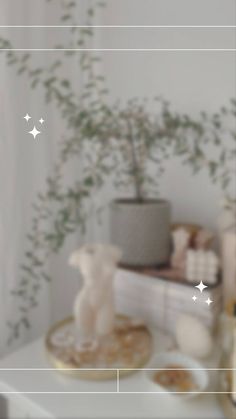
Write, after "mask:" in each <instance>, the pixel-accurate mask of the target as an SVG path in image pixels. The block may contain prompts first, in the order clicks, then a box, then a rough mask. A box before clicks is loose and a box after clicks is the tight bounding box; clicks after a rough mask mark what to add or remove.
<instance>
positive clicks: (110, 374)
mask: <svg viewBox="0 0 236 419" xmlns="http://www.w3.org/2000/svg"><path fill="white" fill-rule="evenodd" d="M116 317H117V318H123V319H131V318H132V317H129V316H126V315H123V314H117V315H116ZM73 321H74V318H73V316H69V317H67V318H66V319H63V320H61V321H59V322H57V323H55V324H54V325H53V326H52V327H51V328H50V329H49V330H48V332H47V334H46V337H45V348H46V355H47V358H48V360H49V362H50V363H51V364H52V365H53V367H54V368H55V369H56V370H57V371H59V372H61V373H63V374H65V375H69V376H70V377H73V378H79V379H83V380H88V381H92V380H93V381H106V380H112V379H116V378H117V371H119V377H120V378H122V377H126V376H129V375H131V374H134V373H135V372H137V369H142V368H143V367H144V366H145V365H146V364H147V363H148V361H149V360H150V358H151V355H152V349H153V336H152V333H151V331H150V329H149V327H148V326H146V325H144V327H145V331H146V333H147V334H148V336H149V338H150V351H149V353H148V355H147V356H146V357H143V358H142V359H141V360H140V362H138V363H137V364H136V365H135V367H133V368H132V367H131V368H130V369H119V368H104V369H96V368H95V369H92V370H90V369H88V370H86V369H80V368H73V367H68V364H66V363H65V362H63V361H60V360H58V359H57V358H56V357H55V356H53V355H52V345H51V343H50V337H51V335H52V334H53V333H54V332H55V331H56V330H58V329H59V328H61V327H62V326H65V325H66V324H69V323H72V322H73Z"/></svg>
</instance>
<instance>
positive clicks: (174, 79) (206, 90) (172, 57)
mask: <svg viewBox="0 0 236 419" xmlns="http://www.w3.org/2000/svg"><path fill="white" fill-rule="evenodd" d="M107 3H108V6H107V8H106V9H105V11H104V15H103V24H104V25H227V26H228V25H235V24H236V12H235V5H236V2H235V1H234V0H198V1H196V0H178V1H174V0H118V1H117V0H108V2H107ZM101 39H102V47H103V48H189V49H191V48H235V43H236V32H235V28H233V29H227V28H226V29H225V28H224V29H223V28H222V29H200V28H198V29H192V28H191V29H190V28H189V29H166V28H165V29H147V28H145V29H144V28H143V29H122V28H119V29H103V30H102V35H101ZM103 56H104V69H105V73H106V75H107V78H108V85H109V89H110V92H111V98H117V97H123V98H124V99H127V98H129V97H133V96H147V97H153V96H156V95H163V96H164V97H166V98H167V99H168V100H170V101H171V103H172V105H173V108H175V109H176V110H179V111H183V112H190V113H191V114H193V115H194V114H196V113H198V112H200V111H201V110H203V109H204V110H207V111H215V110H217V109H218V108H219V107H221V106H222V105H223V104H225V103H226V104H227V102H228V100H229V98H231V97H233V96H235V94H236V76H235V75H236V59H235V52H226V51H224V52H215V51H214V52H206V51H204V52H199V51H198V52H196V51H195V52H194V51H193V52H186V51H185V52H179V51H175V52H160V51H159V52H137V51H135V52H127V51H126V52H105V53H104V54H103ZM161 193H162V195H163V196H165V197H166V198H168V199H170V200H171V202H172V204H173V217H174V219H175V220H180V221H188V222H191V221H192V222H197V223H201V224H203V225H208V226H210V227H213V228H214V226H215V223H216V218H217V214H218V210H219V201H220V199H221V193H220V191H219V190H218V188H217V187H214V186H212V185H211V183H210V181H209V179H208V177H207V176H206V173H201V174H200V175H198V176H195V177H192V176H191V175H190V171H189V169H187V168H185V167H184V168H183V167H182V166H181V163H180V162H179V161H178V160H177V159H173V160H172V161H171V162H169V163H168V164H167V170H166V175H165V176H164V178H163V183H162V191H161Z"/></svg>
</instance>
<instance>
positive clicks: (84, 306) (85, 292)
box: [69, 244, 121, 348]
mask: <svg viewBox="0 0 236 419" xmlns="http://www.w3.org/2000/svg"><path fill="white" fill-rule="evenodd" d="M120 258H121V252H120V250H119V249H117V248H116V247H113V246H109V245H101V244H93V245H85V246H83V247H81V248H80V249H78V250H76V251H75V252H74V253H72V255H71V257H70V259H69V264H70V265H71V266H73V267H76V268H79V269H80V271H81V274H82V276H83V279H84V283H83V287H82V290H81V291H80V292H79V294H78V296H77V297H76V300H75V304H74V316H75V323H76V330H77V343H78V345H77V346H78V347H79V348H80V347H81V348H83V347H84V346H86V345H93V344H96V343H97V341H98V340H99V338H101V337H102V336H105V335H107V334H109V333H111V332H112V331H113V328H114V319H115V311H114V295H113V277H114V274H115V271H116V267H117V264H118V262H119V261H120Z"/></svg>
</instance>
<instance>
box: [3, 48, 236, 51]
mask: <svg viewBox="0 0 236 419" xmlns="http://www.w3.org/2000/svg"><path fill="white" fill-rule="evenodd" d="M0 51H6V52H10V51H12V52H24V51H29V52H45V51H48V52H53V51H57V52H59V51H64V52H72V51H75V52H79V51H81V52H82V51H85V52H175V51H176V52H193V51H194V52H204V51H205V52H236V48H0Z"/></svg>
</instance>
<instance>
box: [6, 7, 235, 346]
mask: <svg viewBox="0 0 236 419" xmlns="http://www.w3.org/2000/svg"><path fill="white" fill-rule="evenodd" d="M49 1H52V0H49ZM100 7H104V4H103V3H101V2H94V5H93V7H90V8H89V9H88V10H87V14H86V18H85V25H86V27H82V28H78V27H76V21H74V19H75V16H76V8H77V4H76V2H75V1H69V0H68V1H66V0H65V1H63V2H62V15H61V21H62V22H66V23H67V24H68V25H71V30H70V31H71V37H70V40H69V43H68V44H67V45H58V46H56V47H57V48H58V54H57V53H56V54H55V55H54V56H53V58H51V61H50V60H48V63H47V64H46V65H45V66H42V67H38V66H36V67H35V65H34V61H33V56H32V55H31V54H30V53H28V52H27V53H24V54H22V53H18V52H14V51H12V45H11V43H10V42H9V41H8V40H5V39H1V38H0V48H1V49H2V50H4V49H5V50H6V49H7V50H8V51H6V52H5V54H6V59H7V64H8V65H14V66H15V67H16V70H17V74H18V75H25V76H26V77H27V78H28V80H29V83H30V86H31V88H32V89H37V88H40V89H43V90H44V93H45V101H46V102H47V103H52V104H53V105H54V106H56V107H57V109H58V112H59V116H60V117H61V118H63V119H64V120H65V121H66V129H65V131H66V132H65V135H64V137H63V140H62V143H61V146H60V150H59V153H58V159H57V162H56V164H55V167H54V168H53V170H52V174H51V176H50V177H49V178H48V179H47V181H46V187H45V190H44V192H40V193H39V194H38V195H37V197H36V199H35V202H34V204H33V217H32V224H31V227H30V230H29V234H28V236H27V237H28V246H27V249H26V253H25V259H24V263H23V264H22V266H21V272H22V275H21V278H20V280H19V283H18V286H17V287H16V289H14V291H13V294H14V296H15V297H16V300H17V302H18V313H17V315H16V316H15V317H14V320H13V321H11V322H9V327H10V331H11V333H10V340H12V339H14V338H17V337H18V336H19V333H20V331H21V329H22V327H29V326H30V312H31V310H32V309H33V308H34V307H35V306H36V305H37V304H38V303H39V300H40V290H41V285H42V281H46V282H48V281H50V277H49V275H48V273H47V270H48V269H47V268H48V266H47V265H48V261H49V259H50V257H51V255H52V254H54V253H57V252H58V251H59V250H60V249H61V248H62V246H63V244H64V242H65V240H66V238H67V237H68V235H69V234H71V233H73V232H75V231H77V230H79V229H81V231H82V232H83V231H84V229H85V228H86V221H87V217H88V204H89V202H90V198H91V196H92V195H93V194H95V193H98V191H99V190H100V189H101V188H102V187H103V185H104V184H105V183H106V182H107V180H109V181H112V182H113V184H114V187H115V189H116V190H121V191H123V190H124V188H125V189H126V188H127V187H128V188H129V193H130V188H132V189H133V194H132V199H134V200H135V201H137V202H139V203H140V204H142V202H144V201H145V199H147V198H148V197H156V196H158V192H159V181H160V178H161V175H162V174H163V172H164V170H165V165H166V160H167V159H168V158H170V157H171V156H173V155H177V156H180V157H181V158H182V160H183V162H184V163H185V164H187V165H189V166H190V167H191V168H192V169H193V171H194V172H198V171H200V170H202V169H204V168H205V170H207V171H208V173H209V175H210V178H211V180H212V181H213V182H215V183H218V184H220V185H221V187H222V189H223V190H224V191H225V192H226V190H227V188H229V190H230V182H231V180H232V174H233V170H234V167H233V164H234V161H235V158H236V151H235V141H236V134H235V129H234V128H233V127H234V125H232V129H229V126H230V124H229V121H228V120H231V121H232V120H233V121H234V122H233V124H234V123H235V117H236V102H235V101H232V102H231V104H230V106H229V107H227V108H222V109H221V110H220V111H219V113H217V114H214V115H209V114H206V113H202V114H201V115H200V116H199V117H197V118H192V117H190V116H188V115H183V114H180V113H177V112H174V111H173V110H172V109H171V107H170V105H169V104H168V103H167V102H166V101H165V100H163V99H161V98H156V99H153V100H151V101H149V100H141V99H138V98H136V99H132V100H130V101H128V102H127V103H126V104H125V105H121V104H120V103H119V102H117V103H113V104H110V103H109V100H108V99H107V93H108V91H107V88H106V84H105V78H104V77H103V75H101V74H100V72H99V71H98V64H99V61H100V57H99V56H98V55H97V54H94V52H91V51H89V52H88V51H86V48H87V47H88V45H91V42H92V40H93V35H94V31H93V27H92V22H93V19H94V16H95V15H96V12H97V10H98V8H100ZM78 48H79V49H80V51H76V49H78ZM62 49H63V51H60V50H62ZM64 49H65V51H64ZM75 61H76V62H78V68H79V70H80V78H81V80H83V88H82V91H81V92H79V93H78V94H77V93H76V86H74V85H73V82H72V80H71V79H70V78H69V77H68V76H67V74H66V68H67V67H68V65H69V63H71V64H72V65H73V64H74V62H75ZM64 74H65V75H64ZM209 147H210V149H211V152H212V154H209ZM212 148H214V152H213V150H212ZM76 157H77V158H79V160H78V161H79V164H82V167H81V174H80V176H79V178H78V180H77V181H75V182H74V184H71V185H69V186H67V185H66V184H65V182H64V173H65V171H66V168H67V166H68V165H69V164H70V162H71V161H72V160H74V159H75V158H76ZM81 162H83V163H81Z"/></svg>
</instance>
